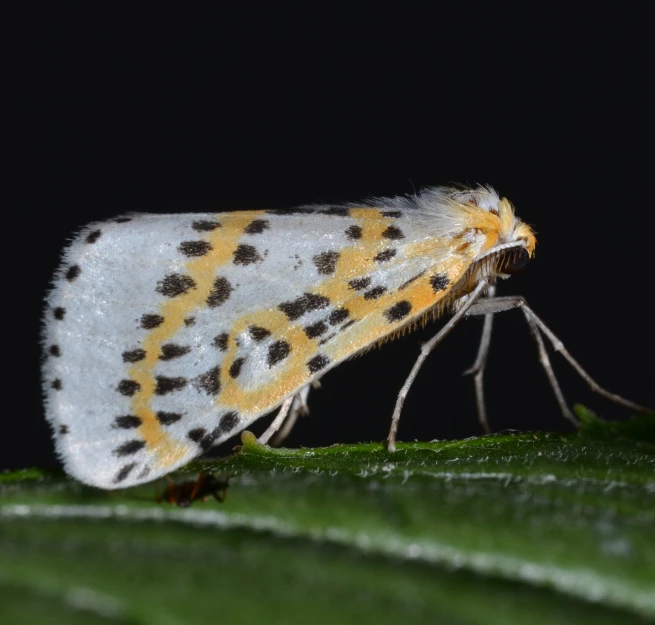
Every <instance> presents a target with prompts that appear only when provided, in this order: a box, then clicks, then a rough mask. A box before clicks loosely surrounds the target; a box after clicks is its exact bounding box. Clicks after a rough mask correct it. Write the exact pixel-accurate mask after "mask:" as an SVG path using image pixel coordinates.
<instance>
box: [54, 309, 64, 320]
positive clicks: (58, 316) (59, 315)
mask: <svg viewBox="0 0 655 625" xmlns="http://www.w3.org/2000/svg"><path fill="white" fill-rule="evenodd" d="M52 314H53V315H54V317H55V319H57V321H62V320H63V318H64V315H65V314H66V309H65V308H62V307H61V306H58V307H57V308H53V310H52Z"/></svg>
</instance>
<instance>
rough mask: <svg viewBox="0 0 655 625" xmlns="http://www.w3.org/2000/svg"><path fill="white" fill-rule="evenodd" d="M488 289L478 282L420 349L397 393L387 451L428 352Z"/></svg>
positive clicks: (392, 446)
mask: <svg viewBox="0 0 655 625" xmlns="http://www.w3.org/2000/svg"><path fill="white" fill-rule="evenodd" d="M487 287H488V282H487V280H484V279H483V280H480V282H478V285H477V286H476V287H475V289H474V290H473V291H472V292H471V293H470V295H469V296H468V299H467V300H466V301H465V303H464V304H463V305H462V306H461V307H460V308H459V310H458V311H457V312H456V313H455V314H454V315H453V316H452V317H451V318H450V319H449V320H448V323H447V324H446V325H445V326H444V327H443V328H441V330H439V332H437V334H435V335H434V336H433V337H432V338H431V339H430V340H429V341H428V342H427V343H424V344H423V345H422V347H421V353H420V354H419V356H418V358H417V359H416V362H415V363H414V366H413V367H412V370H411V371H410V373H409V376H408V377H407V380H405V384H404V385H403V387H402V388H401V389H400V393H398V399H397V400H396V406H395V408H394V411H393V415H392V417H391V427H390V428H389V435H388V436H387V449H388V450H389V451H396V434H397V432H398V422H399V421H400V413H401V412H402V409H403V404H404V403H405V398H406V397H407V393H409V389H410V388H411V387H412V384H413V383H414V380H415V379H416V376H417V375H418V372H419V371H420V369H421V367H422V366H423V363H424V362H425V359H426V358H427V357H428V356H429V355H430V352H431V351H432V350H433V349H434V348H435V347H436V346H437V345H439V343H441V341H442V340H443V339H444V338H445V337H446V336H447V335H448V334H449V333H450V331H451V330H452V329H453V328H454V327H455V326H456V325H457V324H458V322H459V321H460V320H461V319H462V317H464V316H465V315H466V314H467V312H468V311H469V309H470V308H471V307H472V306H473V305H474V304H475V302H476V300H477V299H478V298H479V297H480V295H482V293H483V292H484V290H485V289H486V288H487Z"/></svg>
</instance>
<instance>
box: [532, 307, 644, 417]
mask: <svg viewBox="0 0 655 625" xmlns="http://www.w3.org/2000/svg"><path fill="white" fill-rule="evenodd" d="M521 310H523V314H524V315H525V317H526V319H530V320H531V322H532V323H533V324H534V325H535V326H536V327H537V328H538V329H539V330H541V332H543V334H544V335H545V336H546V338H547V339H548V340H549V341H550V342H551V344H552V346H553V349H554V350H555V351H556V352H559V353H560V354H562V356H564V358H565V359H566V360H568V362H569V364H570V365H571V366H572V367H573V368H574V369H575V370H576V371H577V372H578V375H579V376H580V377H581V378H582V379H583V380H584V381H585V382H586V383H587V384H588V385H589V388H591V390H592V391H594V392H595V393H598V394H599V395H602V396H603V397H605V398H607V399H609V400H610V401H612V402H614V403H615V404H621V405H622V406H626V407H627V408H630V409H632V410H636V411H637V412H652V409H651V408H647V407H646V406H641V405H640V404H636V403H635V402H633V401H630V400H629V399H625V398H624V397H621V396H620V395H617V394H616V393H610V392H609V391H607V390H605V389H604V388H603V387H602V386H600V385H599V384H598V383H597V382H596V381H595V380H594V379H593V378H592V377H591V376H590V375H589V374H588V373H587V372H586V371H585V370H584V369H583V368H582V366H581V365H580V363H579V362H578V361H577V360H576V359H575V358H573V356H571V354H569V352H568V351H567V349H566V348H565V347H564V344H563V343H562V341H560V340H559V339H558V338H557V336H555V335H554V334H553V332H552V331H551V330H550V328H548V326H546V324H545V323H544V322H543V321H542V320H541V319H539V317H538V316H537V315H536V313H535V312H534V311H533V310H532V308H530V307H529V306H528V304H527V302H526V301H525V300H522V303H521ZM528 323H530V321H528Z"/></svg>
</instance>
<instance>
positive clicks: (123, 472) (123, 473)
mask: <svg viewBox="0 0 655 625" xmlns="http://www.w3.org/2000/svg"><path fill="white" fill-rule="evenodd" d="M116 221H118V220H116ZM128 221H129V219H128ZM136 464H137V463H136V462H131V463H130V464H126V465H125V466H123V467H121V468H120V469H119V471H118V473H117V474H116V477H115V478H114V484H120V483H121V482H123V481H125V479H127V477H128V476H129V475H130V473H132V471H133V470H134V467H136Z"/></svg>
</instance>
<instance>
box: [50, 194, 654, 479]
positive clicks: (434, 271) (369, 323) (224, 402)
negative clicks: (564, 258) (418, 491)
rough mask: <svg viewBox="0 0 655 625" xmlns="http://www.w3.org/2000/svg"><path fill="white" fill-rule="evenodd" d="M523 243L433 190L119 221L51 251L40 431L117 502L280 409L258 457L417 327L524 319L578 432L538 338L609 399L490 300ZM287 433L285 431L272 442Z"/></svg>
mask: <svg viewBox="0 0 655 625" xmlns="http://www.w3.org/2000/svg"><path fill="white" fill-rule="evenodd" d="M535 245H536V240H535V236H534V233H533V232H532V230H531V228H530V227H529V226H528V225H527V224H525V223H523V222H522V221H520V220H519V219H518V218H517V217H516V216H515V214H514V210H513V208H512V206H511V204H510V203H509V201H508V200H507V199H504V198H501V197H500V196H499V195H498V194H497V193H496V192H495V191H494V190H493V189H491V188H488V187H477V188H474V189H454V188H443V187H434V188H428V189H426V190H424V191H422V192H420V193H418V194H415V195H412V196H408V197H394V198H376V199H373V200H369V201H366V202H363V203H358V204H341V205H327V206H323V205H321V206H305V207H300V208H293V209H290V210H274V211H267V210H256V211H242V212H233V213H218V214H174V215H154V214H134V215H127V216H124V217H118V218H116V219H113V220H109V221H105V222H101V223H93V224H90V225H88V226H86V227H85V228H83V229H82V231H81V232H80V233H79V234H78V235H77V236H76V238H75V239H74V241H73V242H72V243H71V245H70V246H69V247H68V248H67V249H66V250H65V252H64V255H63V262H62V265H61V267H60V268H59V270H58V271H57V273H56V276H55V278H54V286H53V288H52V290H51V291H50V293H49V294H48V296H47V303H46V310H45V323H44V327H43V335H42V341H43V345H44V350H45V354H46V358H45V360H44V364H43V382H44V386H45V396H46V400H45V403H46V415H47V418H48V420H49V422H50V424H51V426H52V430H53V433H54V439H55V443H56V448H57V451H58V454H59V457H60V458H61V460H62V461H63V463H64V466H65V469H66V471H67V472H68V473H69V474H70V475H72V476H74V477H75V478H77V479H78V480H80V481H82V482H85V483H87V484H91V485H95V486H99V487H101V488H107V489H112V488H121V487H127V486H132V485H135V484H139V483H143V482H147V481H150V480H154V479H157V478H159V477H161V476H163V475H166V474H167V473H169V472H171V471H172V470H174V469H176V468H178V467H180V466H182V465H184V464H186V463H188V462H189V461H191V460H192V459H194V458H196V457H197V456H199V455H201V454H203V453H204V452H205V451H207V450H208V449H210V448H211V447H212V446H214V445H217V444H219V443H221V442H223V441H224V440H226V439H227V438H229V437H231V436H233V435H234V434H236V433H238V432H240V431H242V430H244V429H245V428H247V427H248V426H249V425H250V424H251V423H252V422H253V421H255V420H256V419H258V418H260V417H262V416H264V415H266V414H268V413H270V412H271V411H272V410H274V409H275V408H277V407H280V410H279V413H278V415H277V416H276V417H275V419H274V420H273V422H272V424H271V425H270V427H269V428H268V430H267V431H266V432H265V433H264V434H263V435H262V436H261V438H260V440H261V441H262V442H264V443H265V442H267V441H268V440H269V439H270V437H271V436H272V435H273V434H274V433H275V432H276V431H278V430H279V429H280V428H282V429H283V430H286V429H288V428H289V427H290V425H291V424H292V422H293V420H294V419H295V417H296V416H297V415H298V413H299V412H301V411H303V410H306V402H307V393H308V392H309V389H310V386H311V385H312V384H316V383H317V382H318V380H319V378H320V377H321V376H323V375H324V374H325V373H326V372H328V371H329V370H330V369H331V368H333V367H335V366H336V365H338V364H339V363H340V362H342V361H343V360H344V359H346V358H349V357H351V356H353V355H355V354H357V353H359V352H361V351H362V350H365V349H366V348H368V347H370V346H371V345H374V344H376V343H378V342H380V341H382V340H385V339H387V338H389V337H392V336H395V335H396V334H398V333H399V332H400V331H402V330H403V329H407V327H408V326H412V325H413V324H416V323H417V322H418V321H420V320H424V319H425V318H426V316H427V317H430V318H438V317H440V316H441V315H442V314H444V313H448V314H451V315H452V316H451V317H450V320H449V321H448V323H447V324H446V325H445V326H444V327H443V328H442V329H441V330H440V332H439V333H438V334H437V335H436V336H435V337H434V338H433V339H432V340H431V341H429V342H428V343H426V344H425V345H424V346H423V348H422V350H421V354H420V357H419V359H418V360H417V363H416V365H415V366H414V368H413V370H412V372H411V373H410V376H409V378H408V380H407V383H406V384H405V386H404V387H403V388H402V389H401V392H400V394H399V397H398V401H397V404H396V407H395V410H394V413H393V417H392V423H391V429H390V433H389V439H388V448H389V450H391V451H392V450H394V448H395V440H396V432H397V427H398V419H399V417H400V412H401V409H402V404H403V401H404V398H405V396H406V395H407V392H408V390H409V388H410V386H411V384H412V382H413V380H414V378H415V377H416V374H417V372H418V370H419V368H420V366H421V365H422V363H423V361H424V360H425V358H426V357H427V355H428V353H429V352H430V351H431V350H432V349H433V348H434V347H435V346H436V344H438V343H439V341H440V340H441V339H442V338H443V337H444V336H445V335H446V334H447V333H448V332H449V331H450V330H451V329H452V328H453V327H454V326H455V324H456V323H457V322H458V321H459V320H460V319H461V318H462V317H464V316H466V315H472V314H475V315H484V316H485V323H484V328H483V335H482V342H481V346H480V350H479V353H478V357H477V359H476V363H475V365H474V367H473V369H472V370H471V373H472V374H473V375H474V379H475V388H476V395H477V404H478V411H479V418H480V421H481V422H482V423H483V425H484V426H485V427H486V415H485V410H484V398H483V384H482V382H483V374H484V368H485V362H486V355H487V351H488V348H489V338H490V335H491V320H492V317H493V314H495V313H497V312H500V311H501V310H506V309H508V308H512V307H519V308H521V309H522V311H523V313H524V314H525V317H526V319H527V321H528V324H529V325H530V328H531V330H532V333H533V336H534V338H535V340H536V341H537V346H538V349H539V352H540V360H541V361H542V363H543V364H544V367H545V369H546V373H547V374H548V378H549V380H550V382H551V385H552V387H553V389H554V391H555V395H556V397H557V400H558V402H559V405H560V408H561V410H562V413H563V414H564V416H565V417H567V418H568V419H570V420H571V421H573V422H575V417H574V416H573V415H572V413H571V411H570V410H569V408H568V406H567V404H566V402H565V400H564V398H563V396H562V393H561V390H560V388H559V385H558V384H557V380H556V379H555V376H554V373H553V370H552V367H551V366H550V362H549V360H548V355H547V353H546V349H545V346H544V341H543V338H542V336H545V337H546V338H547V339H548V340H549V341H551V342H552V343H553V345H554V347H555V349H556V350H557V351H560V352H561V353H562V354H563V355H564V356H565V357H566V358H567V359H568V360H569V362H570V363H571V364H572V365H573V366H574V367H575V368H576V369H577V371H578V372H579V373H580V375H582V377H583V378H584V379H585V380H586V381H587V382H588V383H589V384H590V385H591V386H592V388H594V390H596V391H598V392H601V393H602V394H604V395H605V396H606V397H608V398H609V399H612V400H614V401H617V402H619V403H622V404H624V405H626V406H629V407H631V408H634V409H641V407H639V406H637V405H636V404H633V403H632V402H630V401H628V400H625V399H623V398H621V397H619V396H617V395H614V394H612V393H608V392H607V391H604V390H603V389H601V388H600V387H599V386H598V385H597V384H596V383H595V382H594V381H593V380H592V379H591V378H590V377H589V376H588V375H587V374H586V372H584V370H583V369H582V368H581V367H580V365H579V364H578V363H577V361H575V360H574V359H573V358H572V357H571V356H570V355H569V354H568V352H567V351H566V350H565V349H564V346H563V345H562V344H561V342H559V340H558V339H557V338H556V337H555V336H554V335H553V334H552V332H550V330H549V329H548V328H547V327H546V326H545V325H544V324H543V323H542V322H541V320H540V319H539V318H538V317H537V316H536V315H535V314H534V313H533V312H532V310H531V309H530V308H529V307H528V306H527V304H526V303H525V301H524V300H523V299H522V298H516V297H515V298H497V297H493V294H494V284H495V283H496V281H497V280H498V279H503V278H507V277H509V276H510V275H511V274H513V273H514V272H516V271H519V270H521V269H522V268H524V267H525V265H526V264H527V263H528V261H529V260H530V258H531V257H532V256H533V254H534V250H535ZM285 420H286V424H285Z"/></svg>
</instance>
